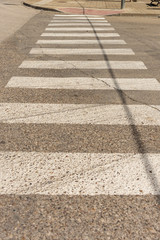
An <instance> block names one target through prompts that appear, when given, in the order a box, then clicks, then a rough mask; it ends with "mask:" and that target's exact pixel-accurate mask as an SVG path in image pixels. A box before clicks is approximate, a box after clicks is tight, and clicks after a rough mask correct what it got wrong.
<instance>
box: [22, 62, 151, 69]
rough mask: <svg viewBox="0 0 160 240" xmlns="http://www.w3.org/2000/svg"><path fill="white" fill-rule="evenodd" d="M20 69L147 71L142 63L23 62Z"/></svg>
mask: <svg viewBox="0 0 160 240" xmlns="http://www.w3.org/2000/svg"><path fill="white" fill-rule="evenodd" d="M19 68H39V69H40V68H41V69H43V68H44V69H147V68H146V66H145V65H144V63H143V62H141V61H61V60H60V61H51V60H50V61H23V62H22V64H21V65H20V66H19Z"/></svg>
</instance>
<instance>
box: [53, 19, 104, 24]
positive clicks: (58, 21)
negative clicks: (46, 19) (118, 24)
mask: <svg viewBox="0 0 160 240" xmlns="http://www.w3.org/2000/svg"><path fill="white" fill-rule="evenodd" d="M53 22H54V23H63V22H65V23H66V22H68V23H71V22H72V23H75V22H79V23H84V22H87V23H90V24H92V23H106V22H107V21H106V20H90V21H88V20H87V19H66V20H62V19H56V20H53Z"/></svg>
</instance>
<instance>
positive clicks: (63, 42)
mask: <svg viewBox="0 0 160 240" xmlns="http://www.w3.org/2000/svg"><path fill="white" fill-rule="evenodd" d="M36 43H37V44H58V45H59V44H65V45H66V44H72V45H73V44H74V45H76V44H88V45H91V44H96V45H97V44H99V43H98V41H97V40H93V39H92V40H89V39H79V40H77V39H74V40H73V39H72V40H55V39H54V40H38V41H37V42H36ZM100 43H101V44H126V42H125V41H124V40H114V39H113V40H104V39H102V40H100Z"/></svg>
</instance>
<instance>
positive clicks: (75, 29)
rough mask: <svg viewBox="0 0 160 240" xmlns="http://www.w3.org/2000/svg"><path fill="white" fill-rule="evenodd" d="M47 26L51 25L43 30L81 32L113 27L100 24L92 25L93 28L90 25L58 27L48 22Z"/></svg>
mask: <svg viewBox="0 0 160 240" xmlns="http://www.w3.org/2000/svg"><path fill="white" fill-rule="evenodd" d="M48 26H53V27H51V28H46V29H45V30H47V31H51V30H52V31H54V30H58V31H77V32H81V31H89V30H90V31H97V30H99V31H105V30H106V29H112V30H114V29H113V28H111V27H100V26H97V27H94V29H93V28H92V27H86V26H84V27H71V28H70V27H64V28H59V27H56V26H55V25H54V24H48Z"/></svg>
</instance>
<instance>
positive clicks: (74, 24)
mask: <svg viewBox="0 0 160 240" xmlns="http://www.w3.org/2000/svg"><path fill="white" fill-rule="evenodd" d="M53 22H54V21H51V23H52V24H53ZM51 23H50V24H51ZM81 25H83V26H91V24H90V23H88V22H85V23H81V24H80V23H66V22H65V23H55V22H54V26H62V27H63V26H75V27H76V26H80V27H81ZM101 25H102V27H103V26H111V24H110V23H105V22H104V23H94V24H93V27H95V26H101Z"/></svg>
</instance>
